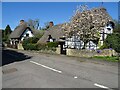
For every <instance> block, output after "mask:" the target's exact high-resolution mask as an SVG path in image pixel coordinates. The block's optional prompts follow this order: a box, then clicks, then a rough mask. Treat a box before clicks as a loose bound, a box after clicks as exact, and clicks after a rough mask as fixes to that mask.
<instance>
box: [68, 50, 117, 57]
mask: <svg viewBox="0 0 120 90" xmlns="http://www.w3.org/2000/svg"><path fill="white" fill-rule="evenodd" d="M66 55H68V56H77V57H93V56H112V55H113V56H116V55H117V53H116V52H115V51H114V50H110V49H104V50H99V51H90V50H76V49H67V50H66Z"/></svg>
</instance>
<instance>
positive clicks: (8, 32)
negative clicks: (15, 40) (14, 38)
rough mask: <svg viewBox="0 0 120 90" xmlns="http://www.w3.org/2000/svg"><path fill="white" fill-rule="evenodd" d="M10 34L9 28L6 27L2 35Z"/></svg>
mask: <svg viewBox="0 0 120 90" xmlns="http://www.w3.org/2000/svg"><path fill="white" fill-rule="evenodd" d="M11 32H12V30H11V28H10V26H9V25H7V26H6V28H5V31H4V35H10V33H11Z"/></svg>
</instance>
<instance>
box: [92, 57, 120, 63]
mask: <svg viewBox="0 0 120 90" xmlns="http://www.w3.org/2000/svg"><path fill="white" fill-rule="evenodd" d="M92 58H94V59H99V60H105V61H111V62H119V61H120V60H119V57H115V56H113V57H112V56H94V57H92Z"/></svg>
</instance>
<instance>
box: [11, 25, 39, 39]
mask: <svg viewBox="0 0 120 90" xmlns="http://www.w3.org/2000/svg"><path fill="white" fill-rule="evenodd" d="M26 29H29V30H31V31H32V33H33V34H36V33H37V30H32V29H31V28H30V27H28V26H27V24H26V23H24V24H22V25H19V26H17V27H16V28H15V30H14V31H13V32H12V33H11V34H10V38H20V37H21V35H22V34H23V33H24V32H25V30H26Z"/></svg>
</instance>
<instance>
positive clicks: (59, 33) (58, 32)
mask: <svg viewBox="0 0 120 90" xmlns="http://www.w3.org/2000/svg"><path fill="white" fill-rule="evenodd" d="M61 27H62V24H59V25H55V26H53V27H50V28H49V29H47V30H46V31H45V33H44V35H43V36H42V37H41V38H40V40H39V41H38V43H46V42H47V40H48V36H49V35H51V36H52V38H54V39H55V40H56V41H58V40H59V39H60V37H63V36H64V33H65V32H64V31H63V30H62V28H61Z"/></svg>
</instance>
